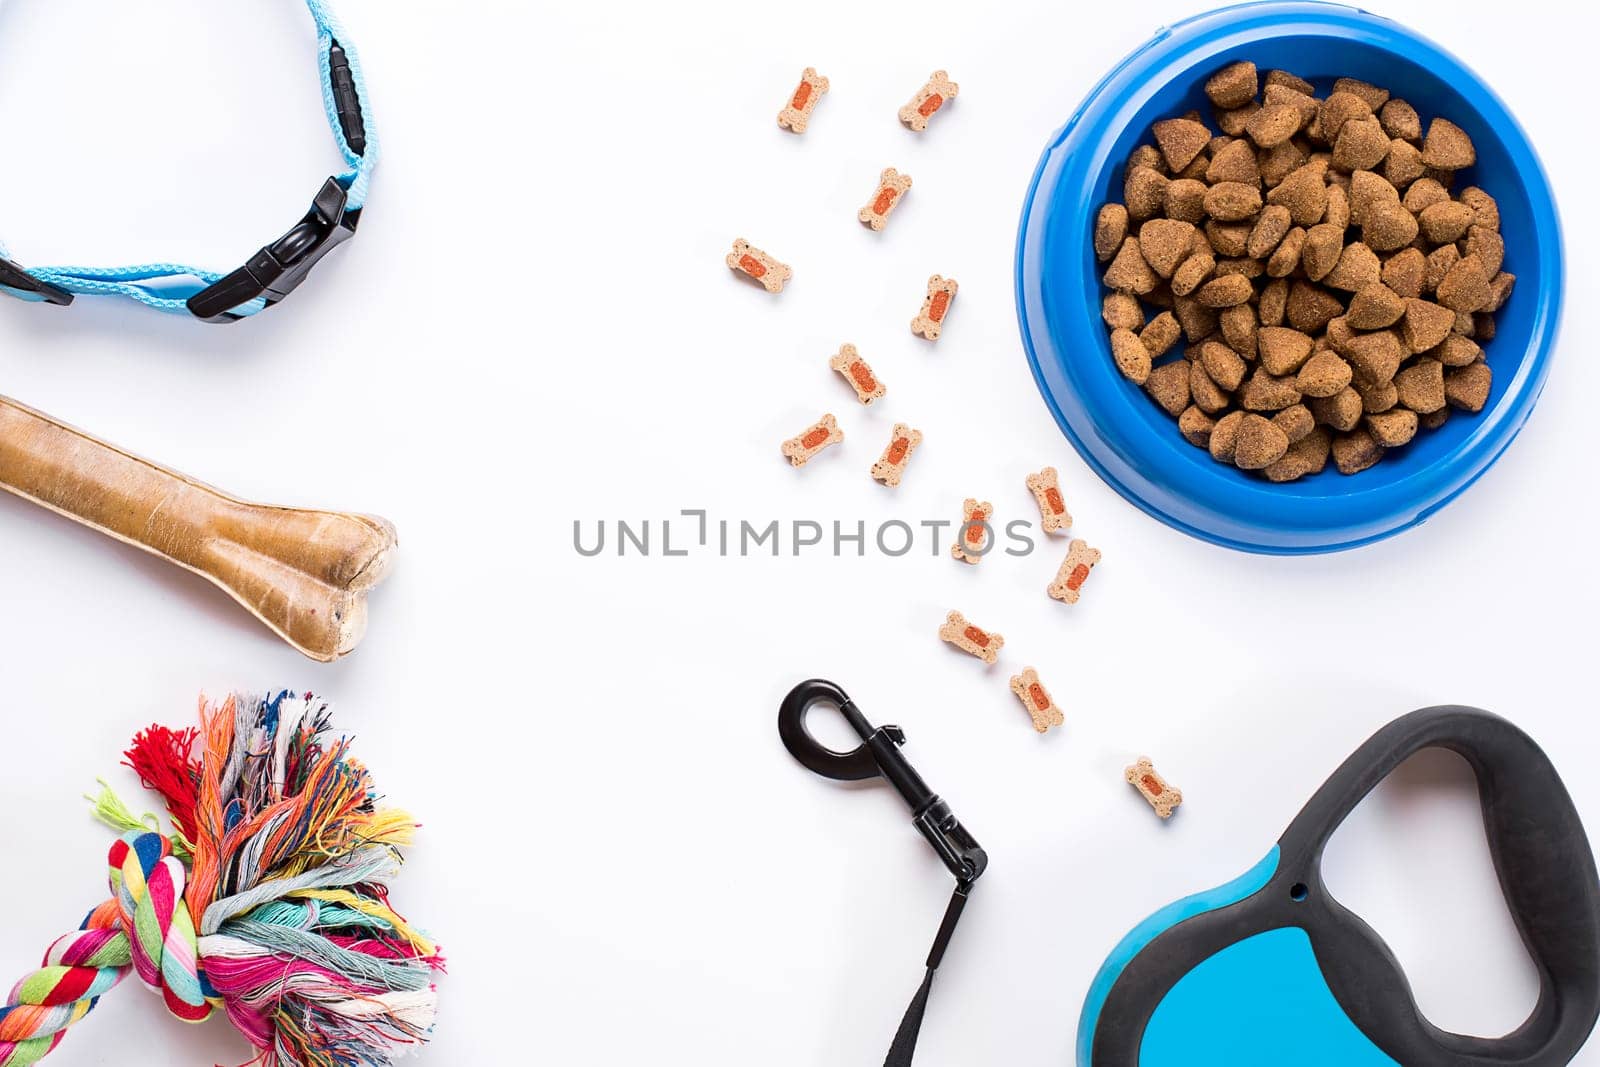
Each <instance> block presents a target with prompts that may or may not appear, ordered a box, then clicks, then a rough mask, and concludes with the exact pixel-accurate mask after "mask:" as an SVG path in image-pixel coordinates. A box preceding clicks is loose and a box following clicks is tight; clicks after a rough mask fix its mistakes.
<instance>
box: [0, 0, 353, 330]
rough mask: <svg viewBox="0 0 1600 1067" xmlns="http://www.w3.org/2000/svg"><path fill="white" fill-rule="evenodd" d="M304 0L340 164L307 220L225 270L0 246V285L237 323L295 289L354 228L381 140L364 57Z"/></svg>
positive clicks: (33, 295)
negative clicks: (28, 253) (19, 251)
mask: <svg viewBox="0 0 1600 1067" xmlns="http://www.w3.org/2000/svg"><path fill="white" fill-rule="evenodd" d="M306 7H307V8H309V9H310V11H311V17H312V18H313V19H315V20H316V23H317V66H318V71H319V76H320V77H321V79H322V104H323V108H324V109H325V110H326V111H327V113H328V125H329V126H330V127H331V128H332V129H333V140H334V144H336V145H337V146H338V148H339V154H340V155H341V156H343V157H344V163H345V170H344V171H343V172H342V173H340V174H335V175H333V176H331V177H330V178H328V180H327V181H325V182H324V183H323V184H322V188H321V189H319V190H318V191H317V195H316V198H315V199H314V200H313V201H312V203H311V210H310V211H308V212H306V214H305V217H304V218H302V219H301V220H300V221H299V222H297V223H295V224H294V226H293V227H291V228H290V229H289V231H288V232H287V233H285V234H284V235H283V236H282V237H279V238H278V239H277V240H275V241H273V242H272V243H271V244H269V245H267V246H266V247H264V248H262V249H261V250H260V251H259V252H257V253H256V254H255V255H253V256H251V257H250V258H249V259H248V260H246V261H245V264H244V266H242V267H240V268H239V269H238V270H235V271H232V272H230V273H228V274H219V273H217V272H216V271H210V270H201V269H200V268H198V267H189V266H184V265H182V264H178V263H144V264H139V265H136V266H130V267H29V268H23V267H20V266H18V265H17V264H16V263H14V262H12V261H11V260H10V259H8V258H5V257H6V256H8V255H9V254H10V253H8V252H7V251H6V249H5V246H4V245H3V244H0V292H5V293H9V294H10V295H12V296H15V297H18V298H20V299H23V300H30V301H36V302H44V303H50V304H60V305H63V306H65V305H67V304H70V303H72V299H73V297H74V295H76V294H78V293H84V294H93V295H116V296H127V297H132V298H133V299H134V300H137V301H139V302H140V303H141V304H148V305H149V306H150V307H153V308H158V309H159V310H161V311H170V312H173V313H175V314H180V315H193V316H194V317H195V318H198V319H202V320H204V321H205V322H235V321H237V320H239V319H242V318H244V317H246V316H249V315H254V314H255V313H256V312H258V311H260V310H261V309H263V308H269V307H271V306H272V305H273V304H276V303H277V302H278V301H280V300H282V299H283V298H284V297H286V296H288V295H289V294H290V293H292V292H293V291H294V290H295V288H296V287H297V286H299V284H300V283H301V282H303V281H304V280H305V278H306V275H307V274H309V273H310V271H311V268H312V267H314V266H316V265H317V262H318V261H319V260H321V259H322V257H323V256H325V255H327V254H328V252H329V251H330V250H332V249H333V248H336V247H337V246H339V245H340V244H343V243H344V242H345V241H346V240H348V239H349V238H350V236H351V235H352V234H354V233H355V232H356V224H357V223H358V222H359V221H360V220H361V208H362V206H363V205H364V204H365V203H366V200H367V184H368V182H369V181H370V180H371V177H372V169H373V168H374V167H375V166H377V163H378V137H377V133H376V132H375V131H374V130H373V128H372V124H371V121H370V119H368V117H367V115H366V109H365V107H364V104H365V101H366V98H367V87H366V82H365V81H364V80H363V79H362V76H361V62H360V60H358V59H357V58H356V53H355V49H353V48H351V47H350V46H349V45H348V44H347V43H345V42H344V36H343V34H342V33H340V32H339V30H338V25H337V22H336V21H335V19H334V16H333V12H331V11H330V10H328V5H327V4H326V3H325V2H324V0H306Z"/></svg>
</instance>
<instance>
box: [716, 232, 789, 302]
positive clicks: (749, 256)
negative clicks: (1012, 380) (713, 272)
mask: <svg viewBox="0 0 1600 1067" xmlns="http://www.w3.org/2000/svg"><path fill="white" fill-rule="evenodd" d="M724 262H725V263H727V264H728V269H729V270H731V271H733V272H734V273H736V274H741V275H743V276H744V277H746V278H749V279H751V280H752V281H754V282H757V283H759V284H760V286H761V287H762V288H763V289H765V290H766V291H767V292H769V293H781V292H783V284H784V283H785V282H787V281H788V280H789V279H790V278H792V277H793V276H794V271H792V270H790V269H789V265H788V264H787V263H779V262H778V261H777V260H776V259H773V258H772V257H771V256H769V255H768V254H767V253H765V252H763V251H761V249H759V248H756V247H755V246H754V245H752V244H751V243H750V242H749V241H746V240H745V239H744V238H743V237H740V238H738V239H737V240H735V241H734V242H733V251H732V252H729V253H728V255H727V256H726V257H725V259H724Z"/></svg>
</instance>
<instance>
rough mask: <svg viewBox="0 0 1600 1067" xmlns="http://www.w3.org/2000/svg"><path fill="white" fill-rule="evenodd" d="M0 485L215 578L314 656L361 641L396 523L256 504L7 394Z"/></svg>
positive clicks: (0, 424) (329, 655) (0, 426)
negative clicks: (371, 592) (370, 599)
mask: <svg viewBox="0 0 1600 1067" xmlns="http://www.w3.org/2000/svg"><path fill="white" fill-rule="evenodd" d="M0 489H5V490H7V491H9V492H12V493H15V494H16V495H17V496H20V497H22V498H23V499H25V500H31V501H33V502H34V503H35V504H39V505H41V506H43V507H46V508H49V509H50V510H51V511H54V512H56V513H58V514H61V515H65V516H66V517H67V518H69V519H75V520H76V521H78V522H81V523H83V524H84V525H85V526H88V527H91V528H92V529H96V530H99V531H100V532H101V533H104V534H107V535H109V536H111V537H114V538H116V539H117V540H118V541H122V542H123V543H125V544H130V545H134V546H135V547H138V548H142V549H144V550H145V551H146V552H150V553H153V554H155V555H157V556H161V557H162V558H164V559H167V560H169V561H171V562H173V563H176V564H177V565H178V566H180V567H182V568H184V569H185V570H189V571H193V572H194V573H195V574H198V575H200V576H201V577H203V578H205V579H207V580H208V581H210V582H212V583H213V584H215V585H217V586H219V587H220V588H222V589H223V590H224V591H225V592H227V593H228V595H229V596H231V597H233V598H234V599H235V600H237V601H238V602H239V603H240V604H242V605H244V607H245V608H247V609H248V610H249V611H250V612H251V613H252V614H254V615H255V616H256V618H258V619H260V620H261V621H262V622H264V623H266V624H267V625H268V626H269V627H271V628H272V630H273V631H274V632H275V633H277V634H278V636H280V637H282V638H283V639H284V640H285V641H287V642H289V643H290V644H291V645H293V646H294V647H295V648H297V649H299V650H300V651H301V652H304V653H305V654H306V655H308V656H310V657H311V658H312V659H315V660H321V661H323V662H328V661H331V660H335V659H338V658H339V657H340V656H343V655H345V654H346V653H348V652H350V651H351V650H352V649H354V648H355V647H356V644H357V643H358V642H359V641H360V640H361V636H362V634H363V633H364V632H365V631H366V627H367V590H369V589H371V588H372V587H373V586H374V585H376V584H377V583H378V582H379V581H380V580H381V579H382V578H383V576H384V575H385V574H386V573H387V572H388V569H389V564H390V562H391V561H392V560H393V557H394V551H395V548H396V546H397V545H398V540H397V538H396V537H395V530H394V527H393V526H392V525H391V524H390V523H389V522H388V521H387V520H386V519H380V518H375V517H373V516H370V515H350V514H344V513H341V512H333V511H309V510H305V509H302V508H284V507H272V506H268V505H264V504H250V503H246V502H245V501H242V500H238V499H236V498H234V497H231V496H228V495H226V494H225V493H222V492H219V491H218V490H216V489H212V488H211V487H210V486H207V485H202V484H201V483H200V482H197V481H195V480H194V479H192V478H189V477H187V476H185V475H182V474H179V473H177V472H175V471H172V470H169V469H167V468H166V467H161V466H158V465H157V464H155V463H151V462H150V461H149V460H144V459H140V458H138V457H137V456H133V455H130V454H129V453H127V452H124V451H122V450H121V449H119V448H116V447H115V446H113V445H109V444H106V443H105V442H103V441H100V440H97V439H95V438H93V437H91V436H89V435H88V434H86V433H84V432H82V431H81V430H75V429H72V428H71V427H69V426H66V425H63V424H62V423H59V422H57V421H55V420H54V419H52V418H50V417H49V416H48V415H44V414H41V413H40V412H37V411H34V410H33V409H32V408H29V407H25V406H24V405H22V404H19V403H17V402H16V401H14V400H9V399H7V398H5V397H0Z"/></svg>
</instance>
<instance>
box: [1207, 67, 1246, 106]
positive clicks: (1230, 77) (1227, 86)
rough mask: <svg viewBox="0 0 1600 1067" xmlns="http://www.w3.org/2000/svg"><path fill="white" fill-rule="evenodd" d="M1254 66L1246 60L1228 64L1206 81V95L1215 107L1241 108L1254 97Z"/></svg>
mask: <svg viewBox="0 0 1600 1067" xmlns="http://www.w3.org/2000/svg"><path fill="white" fill-rule="evenodd" d="M1256 87H1257V81H1256V65H1255V64H1254V63H1252V62H1250V61H1249V60H1248V59H1241V60H1239V61H1238V62H1237V63H1230V64H1228V65H1227V66H1226V67H1223V68H1222V69H1221V70H1219V71H1217V72H1216V73H1215V74H1213V75H1212V76H1211V77H1209V78H1207V79H1206V95H1207V96H1209V97H1210V98H1211V102H1212V103H1213V104H1215V105H1216V106H1217V107H1220V108H1224V109H1230V110H1231V109H1232V108H1236V107H1243V106H1244V105H1246V104H1248V103H1249V102H1250V101H1251V100H1254V99H1255V95H1256Z"/></svg>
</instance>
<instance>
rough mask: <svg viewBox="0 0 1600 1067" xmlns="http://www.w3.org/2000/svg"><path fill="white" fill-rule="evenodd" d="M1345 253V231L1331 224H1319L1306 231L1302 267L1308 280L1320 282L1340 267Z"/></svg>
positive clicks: (1302, 250) (1301, 256) (1301, 250)
mask: <svg viewBox="0 0 1600 1067" xmlns="http://www.w3.org/2000/svg"><path fill="white" fill-rule="evenodd" d="M1343 252H1344V230H1343V229H1341V228H1340V227H1338V226H1335V225H1333V223H1331V222H1322V223H1318V224H1317V225H1315V226H1313V227H1311V229H1309V230H1307V231H1306V240H1305V246H1304V247H1303V248H1301V249H1300V265H1301V266H1302V267H1303V268H1305V272H1306V277H1307V278H1310V279H1311V280H1312V281H1314V282H1319V281H1322V280H1323V279H1324V278H1326V277H1327V276H1328V273H1329V272H1330V271H1332V270H1333V268H1334V267H1336V266H1338V265H1339V256H1340V255H1341V254H1342V253H1343Z"/></svg>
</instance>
